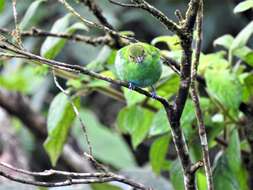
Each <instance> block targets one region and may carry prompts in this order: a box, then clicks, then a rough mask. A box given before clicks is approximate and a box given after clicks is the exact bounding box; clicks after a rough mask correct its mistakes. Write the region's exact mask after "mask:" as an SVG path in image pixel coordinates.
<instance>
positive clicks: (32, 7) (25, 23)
mask: <svg viewBox="0 0 253 190" xmlns="http://www.w3.org/2000/svg"><path fill="white" fill-rule="evenodd" d="M43 1H45V0H36V1H34V2H33V3H31V5H30V6H29V8H28V9H27V11H26V13H25V16H24V17H23V19H22V21H21V22H20V25H19V27H20V29H21V30H25V29H27V28H28V26H29V25H30V22H31V20H32V19H33V17H34V15H35V14H36V11H37V9H38V7H39V6H40V4H41V3H42V2H43Z"/></svg>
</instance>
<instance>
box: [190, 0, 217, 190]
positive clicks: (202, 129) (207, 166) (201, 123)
mask: <svg viewBox="0 0 253 190" xmlns="http://www.w3.org/2000/svg"><path fill="white" fill-rule="evenodd" d="M202 22H203V2H202V1H201V3H200V5H199V11H198V16H197V24H196V25H197V26H196V28H197V39H196V50H195V55H194V58H195V59H194V60H193V64H192V73H191V78H192V83H191V97H192V100H193V103H194V106H195V112H196V117H197V121H198V126H199V137H200V142H201V146H202V154H203V161H204V168H205V173H206V179H207V189H208V190H213V189H214V187H213V177H212V168H211V164H210V159H209V150H208V141H207V135H206V129H205V123H204V118H203V113H202V110H201V107H200V102H199V95H198V89H197V87H196V78H197V70H198V65H199V57H200V53H201V43H202Z"/></svg>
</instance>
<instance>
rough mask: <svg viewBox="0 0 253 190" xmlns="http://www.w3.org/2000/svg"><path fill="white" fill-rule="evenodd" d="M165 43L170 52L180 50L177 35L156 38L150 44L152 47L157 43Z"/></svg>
mask: <svg viewBox="0 0 253 190" xmlns="http://www.w3.org/2000/svg"><path fill="white" fill-rule="evenodd" d="M161 42H162V43H166V44H167V46H168V48H169V49H170V50H172V51H176V50H181V49H182V47H181V45H180V39H179V37H178V36H177V35H174V36H158V37H156V38H154V39H153V40H152V42H151V44H152V45H156V44H157V43H161Z"/></svg>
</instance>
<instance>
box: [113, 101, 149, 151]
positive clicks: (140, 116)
mask: <svg viewBox="0 0 253 190" xmlns="http://www.w3.org/2000/svg"><path fill="white" fill-rule="evenodd" d="M152 118H153V113H151V112H150V111H148V110H146V109H144V108H141V107H139V106H131V107H125V108H123V109H122V110H121V111H120V113H119V115H118V118H117V124H118V127H119V129H120V130H121V131H122V132H124V133H129V134H130V135H131V140H132V145H133V147H134V148H136V147H137V146H138V145H139V144H140V143H141V142H142V141H143V140H144V139H145V137H146V136H147V134H148V131H149V129H150V127H151V122H152Z"/></svg>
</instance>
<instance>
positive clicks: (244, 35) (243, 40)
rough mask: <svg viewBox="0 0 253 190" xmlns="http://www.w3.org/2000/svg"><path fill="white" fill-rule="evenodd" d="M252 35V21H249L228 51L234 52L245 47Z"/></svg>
mask: <svg viewBox="0 0 253 190" xmlns="http://www.w3.org/2000/svg"><path fill="white" fill-rule="evenodd" d="M252 33H253V21H251V22H250V23H249V24H248V25H247V26H246V27H245V28H244V29H242V30H241V32H240V33H239V34H238V35H237V36H236V37H235V39H234V41H233V43H232V45H231V48H230V51H231V52H234V51H235V50H236V49H238V48H242V47H243V46H245V45H246V44H247V42H248V40H249V38H250V36H251V35H252Z"/></svg>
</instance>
